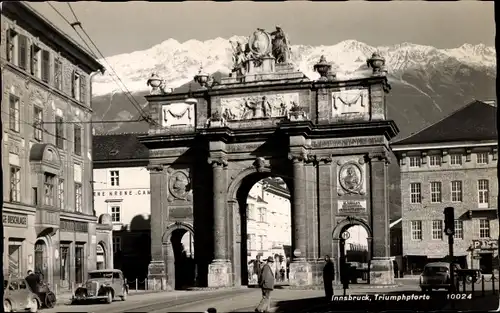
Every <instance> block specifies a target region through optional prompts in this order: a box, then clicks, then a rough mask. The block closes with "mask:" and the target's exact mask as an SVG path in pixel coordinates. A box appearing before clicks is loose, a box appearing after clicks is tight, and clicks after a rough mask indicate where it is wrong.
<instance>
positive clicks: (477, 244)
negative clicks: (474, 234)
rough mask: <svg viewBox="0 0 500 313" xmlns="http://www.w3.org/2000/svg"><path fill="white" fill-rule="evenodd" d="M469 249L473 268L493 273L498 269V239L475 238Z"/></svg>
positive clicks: (485, 272) (484, 272)
mask: <svg viewBox="0 0 500 313" xmlns="http://www.w3.org/2000/svg"><path fill="white" fill-rule="evenodd" d="M469 250H470V254H469V257H470V258H471V263H472V268H475V269H480V270H481V272H482V273H483V274H492V273H493V271H494V270H497V271H498V267H499V264H498V240H496V239H481V240H473V241H472V245H471V247H470V249H469Z"/></svg>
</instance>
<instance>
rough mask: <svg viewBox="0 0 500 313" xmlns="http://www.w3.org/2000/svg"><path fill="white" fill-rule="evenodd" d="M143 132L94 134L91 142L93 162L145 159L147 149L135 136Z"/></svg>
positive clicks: (147, 152) (147, 156) (147, 153)
mask: <svg viewBox="0 0 500 313" xmlns="http://www.w3.org/2000/svg"><path fill="white" fill-rule="evenodd" d="M142 135H145V134H110V135H96V136H94V139H93V144H92V159H93V160H94V162H103V161H109V162H112V161H123V160H147V159H149V150H148V148H146V146H145V145H143V144H142V143H140V142H139V140H138V139H137V137H139V136H142Z"/></svg>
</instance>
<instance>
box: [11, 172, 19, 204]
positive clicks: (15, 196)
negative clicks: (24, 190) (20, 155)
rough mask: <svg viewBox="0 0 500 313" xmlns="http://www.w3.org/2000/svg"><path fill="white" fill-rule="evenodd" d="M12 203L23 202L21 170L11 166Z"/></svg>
mask: <svg viewBox="0 0 500 313" xmlns="http://www.w3.org/2000/svg"><path fill="white" fill-rule="evenodd" d="M10 201H11V202H21V169H20V168H19V167H17V166H12V165H11V166H10Z"/></svg>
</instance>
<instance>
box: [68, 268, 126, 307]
mask: <svg viewBox="0 0 500 313" xmlns="http://www.w3.org/2000/svg"><path fill="white" fill-rule="evenodd" d="M127 294H128V285H127V281H126V280H125V278H124V277H123V273H122V271H120V270H97V271H90V272H89V273H88V279H87V281H86V282H85V283H84V284H82V285H81V286H80V287H78V288H77V289H76V291H75V294H74V295H73V298H72V300H71V302H72V303H73V304H76V303H81V302H84V301H89V300H105V301H106V303H111V302H113V300H114V299H115V298H116V297H120V299H121V300H122V301H125V300H126V299H127Z"/></svg>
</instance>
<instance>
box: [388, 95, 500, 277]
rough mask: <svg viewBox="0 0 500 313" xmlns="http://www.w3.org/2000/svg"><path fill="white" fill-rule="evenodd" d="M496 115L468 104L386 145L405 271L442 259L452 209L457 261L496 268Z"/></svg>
mask: <svg viewBox="0 0 500 313" xmlns="http://www.w3.org/2000/svg"><path fill="white" fill-rule="evenodd" d="M496 111H497V108H496V105H495V104H492V103H484V102H481V101H474V102H472V103H470V104H468V105H467V106H465V107H464V108H463V109H460V110H458V111H456V112H455V113H453V114H451V115H450V116H448V117H446V118H445V119H443V120H441V121H439V122H438V123H436V124H434V125H431V126H429V127H427V128H425V129H424V130H422V131H420V132H418V133H416V134H414V135H412V136H410V137H408V138H405V139H402V140H400V141H398V142H395V143H394V144H393V145H392V148H393V151H394V152H395V154H396V156H397V157H398V159H399V162H400V166H401V190H402V203H403V204H402V230H403V255H404V256H405V258H406V264H407V269H406V270H407V271H414V272H415V271H419V270H421V269H422V268H423V266H424V265H425V263H426V262H429V261H432V260H440V259H443V258H445V257H446V256H447V255H448V241H447V238H446V235H445V234H444V232H443V231H444V229H443V228H444V214H443V210H444V208H445V207H448V206H451V207H454V208H455V235H454V237H455V239H454V255H455V256H456V258H457V261H458V262H459V263H460V264H461V265H462V267H467V268H474V269H481V270H482V271H483V273H491V272H492V271H493V270H494V269H498V236H499V232H498V230H499V224H498V214H497V201H498V178H497V158H498V139H497V138H498V135H497V130H496V115H497V113H496Z"/></svg>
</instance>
